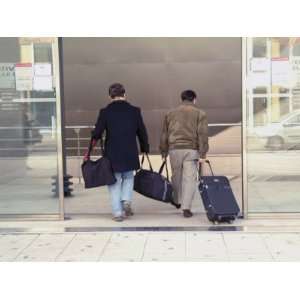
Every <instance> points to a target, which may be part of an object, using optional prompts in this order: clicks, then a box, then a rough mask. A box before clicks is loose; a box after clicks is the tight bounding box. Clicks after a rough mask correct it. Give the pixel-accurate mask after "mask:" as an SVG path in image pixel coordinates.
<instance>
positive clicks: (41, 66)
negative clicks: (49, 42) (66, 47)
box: [34, 63, 52, 76]
mask: <svg viewBox="0 0 300 300" xmlns="http://www.w3.org/2000/svg"><path fill="white" fill-rule="evenodd" d="M51 75H52V66H51V64H49V63H37V64H34V76H51Z"/></svg>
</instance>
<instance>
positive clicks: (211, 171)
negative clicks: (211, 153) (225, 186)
mask: <svg viewBox="0 0 300 300" xmlns="http://www.w3.org/2000/svg"><path fill="white" fill-rule="evenodd" d="M205 162H206V163H207V164H208V166H209V169H210V173H211V175H212V176H215V174H214V172H213V169H212V166H211V163H210V161H209V160H208V159H206V160H205ZM201 171H202V165H201V163H199V178H200V177H201Z"/></svg>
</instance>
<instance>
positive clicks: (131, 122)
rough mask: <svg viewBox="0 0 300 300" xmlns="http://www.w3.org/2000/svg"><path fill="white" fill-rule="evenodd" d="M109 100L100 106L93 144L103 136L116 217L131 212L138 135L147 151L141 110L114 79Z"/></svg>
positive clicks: (142, 146)
mask: <svg viewBox="0 0 300 300" xmlns="http://www.w3.org/2000/svg"><path fill="white" fill-rule="evenodd" d="M109 96H110V98H111V99H112V102H111V103H110V104H108V105H107V106H106V107H105V108H103V109H101V110H100V113H99V116H98V120H97V123H96V125H95V130H94V131H93V133H92V137H93V140H94V144H95V142H96V141H97V140H99V139H101V141H102V138H103V135H104V132H105V142H104V146H105V147H104V156H106V157H107V158H108V159H109V160H110V162H111V164H112V168H113V171H114V174H115V177H116V179H117V182H116V183H115V184H113V185H110V186H108V188H109V192H110V195H111V202H112V210H113V215H114V220H115V221H123V219H124V216H131V215H133V211H132V208H131V200H132V192H133V183H134V170H137V169H139V168H140V162H139V156H138V155H139V151H138V146H137V139H136V138H137V137H138V140H139V143H140V150H141V152H142V153H149V143H148V135H147V130H146V127H145V125H144V121H143V118H142V114H141V110H140V108H138V107H135V106H133V105H131V104H130V103H129V102H127V101H126V98H125V88H124V87H123V86H122V85H121V84H119V83H115V84H113V85H111V86H110V87H109Z"/></svg>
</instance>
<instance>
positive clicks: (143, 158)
mask: <svg viewBox="0 0 300 300" xmlns="http://www.w3.org/2000/svg"><path fill="white" fill-rule="evenodd" d="M145 155H146V158H147V161H148V164H149V168H150V170H151V172H153V168H152V164H151V161H150V158H149V155H148V153H146V154H145V153H143V156H142V160H141V169H143V164H144V161H145Z"/></svg>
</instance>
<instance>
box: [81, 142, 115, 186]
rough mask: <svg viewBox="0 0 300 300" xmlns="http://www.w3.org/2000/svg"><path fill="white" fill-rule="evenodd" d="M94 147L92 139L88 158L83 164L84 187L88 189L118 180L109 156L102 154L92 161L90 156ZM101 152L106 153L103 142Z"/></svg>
mask: <svg viewBox="0 0 300 300" xmlns="http://www.w3.org/2000/svg"><path fill="white" fill-rule="evenodd" d="M92 149H93V146H92V140H91V142H90V145H89V150H88V153H87V158H88V159H87V160H86V161H84V162H83V163H82V165H81V171H82V177H83V179H84V187H85V188H86V189H90V188H95V187H99V186H104V185H111V184H114V183H115V182H116V181H117V180H116V178H115V175H114V172H113V169H112V166H111V163H110V160H109V159H108V158H107V157H105V156H102V157H101V158H99V159H97V160H95V161H92V160H91V158H90V155H91V151H92ZM101 152H102V154H103V153H104V151H103V146H102V143H101Z"/></svg>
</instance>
